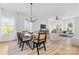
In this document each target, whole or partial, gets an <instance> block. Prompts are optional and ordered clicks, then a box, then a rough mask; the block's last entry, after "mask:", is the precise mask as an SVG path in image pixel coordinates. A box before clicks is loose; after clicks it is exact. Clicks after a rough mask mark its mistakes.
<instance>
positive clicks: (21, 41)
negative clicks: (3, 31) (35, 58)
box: [17, 33, 31, 51]
mask: <svg viewBox="0 0 79 59" xmlns="http://www.w3.org/2000/svg"><path fill="white" fill-rule="evenodd" d="M17 37H18V42H19V47H21V46H22V48H21V51H23V47H24V44H25V43H26V45H29V47H30V48H31V46H30V44H29V42H30V39H29V37H28V36H27V38H25V39H24V38H23V36H22V33H17Z"/></svg>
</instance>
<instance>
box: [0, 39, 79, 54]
mask: <svg viewBox="0 0 79 59" xmlns="http://www.w3.org/2000/svg"><path fill="white" fill-rule="evenodd" d="M20 50H21V49H20V48H19V47H18V45H17V41H10V42H7V43H6V42H4V43H0V54H1V55H4V54H9V55H37V51H36V49H34V50H31V49H30V48H29V47H28V46H26V45H25V47H24V50H23V51H20ZM40 55H79V47H78V46H73V45H71V47H70V49H69V50H67V49H66V47H65V45H63V44H61V43H60V42H59V41H53V40H47V43H46V51H44V49H41V50H40Z"/></svg>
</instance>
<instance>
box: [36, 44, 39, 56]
mask: <svg viewBox="0 0 79 59" xmlns="http://www.w3.org/2000/svg"><path fill="white" fill-rule="evenodd" d="M38 46H39V45H38V44H36V47H37V53H38V55H39V48H38Z"/></svg>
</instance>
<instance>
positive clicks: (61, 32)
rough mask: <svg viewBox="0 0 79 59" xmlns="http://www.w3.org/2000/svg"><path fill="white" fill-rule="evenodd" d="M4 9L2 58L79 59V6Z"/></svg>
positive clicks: (10, 5) (5, 5)
mask: <svg viewBox="0 0 79 59" xmlns="http://www.w3.org/2000/svg"><path fill="white" fill-rule="evenodd" d="M0 6H1V7H0V55H79V26H78V25H79V12H78V11H79V3H0Z"/></svg>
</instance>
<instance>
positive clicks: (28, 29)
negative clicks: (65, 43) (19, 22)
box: [24, 20, 32, 32]
mask: <svg viewBox="0 0 79 59" xmlns="http://www.w3.org/2000/svg"><path fill="white" fill-rule="evenodd" d="M24 25H25V26H24V27H25V31H28V32H32V22H29V21H26V20H24Z"/></svg>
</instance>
